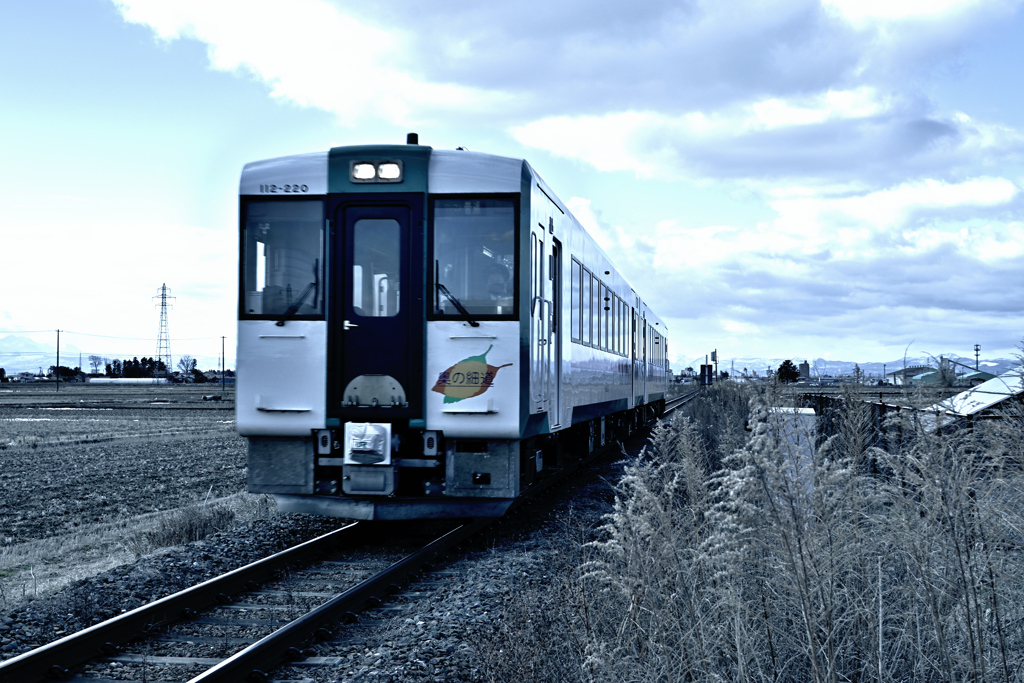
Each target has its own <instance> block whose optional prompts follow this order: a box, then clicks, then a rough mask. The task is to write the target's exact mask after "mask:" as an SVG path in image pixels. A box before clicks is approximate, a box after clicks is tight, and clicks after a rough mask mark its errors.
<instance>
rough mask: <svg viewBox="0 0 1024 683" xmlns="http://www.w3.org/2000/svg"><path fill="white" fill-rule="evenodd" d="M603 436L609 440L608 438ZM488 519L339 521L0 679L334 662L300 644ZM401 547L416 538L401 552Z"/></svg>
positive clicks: (195, 673)
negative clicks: (376, 537)
mask: <svg viewBox="0 0 1024 683" xmlns="http://www.w3.org/2000/svg"><path fill="white" fill-rule="evenodd" d="M698 394H699V390H697V391H693V392H689V393H687V394H684V395H681V396H678V397H675V398H673V399H671V400H669V401H668V402H667V403H666V409H665V412H666V413H668V412H671V411H672V410H674V409H676V408H678V407H679V406H681V405H684V404H685V403H686V402H688V401H689V400H692V399H693V398H694V397H695V396H697V395H698ZM609 447H610V448H615V447H616V446H615V442H612V444H610V445H609ZM609 447H606V448H605V449H601V450H599V451H596V452H595V453H594V454H592V455H591V456H590V457H589V458H587V459H585V460H583V461H581V462H580V463H579V466H582V465H586V464H587V463H589V462H590V461H592V460H593V459H595V458H598V457H600V456H601V455H603V454H604V453H606V452H607V450H608V448H609ZM575 469H576V468H566V469H565V470H563V471H562V472H559V473H558V474H557V475H556V476H552V477H549V478H547V479H544V480H542V481H540V482H539V483H537V484H535V485H534V486H532V487H531V488H530V489H529V491H528V493H529V495H527V496H523V497H522V498H521V499H520V500H519V501H517V503H516V504H515V505H514V506H513V509H515V508H518V507H520V506H522V505H525V504H527V503H528V502H529V500H530V499H533V498H536V497H537V496H538V494H540V493H542V492H543V491H544V490H546V489H548V488H550V487H551V486H553V485H555V484H557V483H559V482H560V481H562V480H564V479H565V478H566V477H567V476H568V475H570V474H571V473H572V472H573V471H575ZM511 511H512V510H510V512H511ZM491 521H493V520H490V519H488V520H474V521H470V522H467V523H463V524H458V523H455V522H453V523H450V524H448V525H447V526H444V527H443V528H439V527H438V526H437V525H436V523H435V525H434V526H432V527H431V528H432V529H433V530H434V531H439V532H441V533H438V534H437V535H436V536H435V537H432V538H430V539H429V542H424V541H423V540H422V538H421V539H418V543H417V541H415V540H413V539H410V538H403V539H398V542H397V544H395V543H392V544H391V545H390V546H385V545H381V544H379V543H377V544H372V546H371V547H369V549H367V546H366V545H365V544H364V541H365V539H364V538H361V537H362V536H363V534H364V531H365V530H366V529H367V528H368V525H367V524H366V523H353V524H349V525H347V526H344V527H342V528H340V529H337V530H335V531H332V532H330V533H328V534H324V535H323V536H320V537H318V538H316V539H313V540H311V541H308V542H306V543H303V544H301V545H298V546H296V547H294V548H291V549H289V550H286V551H282V552H280V553H277V554H275V555H272V556H270V557H268V558H265V559H263V560H260V561H258V562H254V563H252V564H250V565H248V566H246V567H242V568H240V569H237V570H234V571H232V572H229V573H227V574H225V575H223V576H220V577H217V578H215V579H211V580H209V581H206V582H204V583H202V584H199V585H197V586H194V587H192V588H189V589H186V590H184V591H181V592H179V593H176V594H174V595H171V596H168V597H165V598H163V599H160V600H157V601H155V602H153V603H150V604H149V605H145V606H143V607H140V608H138V609H136V610H132V611H130V612H127V613H125V614H122V615H120V616H118V617H115V618H113V619H110V620H108V621H106V622H103V623H101V624H97V625H95V626H93V627H91V628H88V629H85V630H84V631H80V632H78V633H75V634H72V635H69V636H67V637H65V638H62V639H60V640H57V641H55V642H53V643H50V644H48V645H45V646H43V647H41V648H38V649H36V650H33V651H30V652H27V653H24V654H22V655H20V656H18V657H14V658H12V659H10V660H7V661H4V662H2V663H0V683H5V682H7V681H11V682H14V681H17V682H19V683H27V682H31V681H43V680H70V681H77V682H81V683H86V682H87V681H88V682H91V683H112V682H113V681H115V680H116V681H132V680H135V681H186V680H187V681H190V683H198V682H200V681H205V682H210V681H245V680H253V681H266V680H270V679H269V677H268V672H270V671H272V670H274V669H277V668H279V667H281V666H284V665H290V670H295V669H296V668H298V669H301V670H302V671H306V672H308V671H310V670H311V669H315V668H316V667H318V666H325V667H330V666H334V665H337V664H338V662H336V661H334V659H336V658H330V657H327V658H325V657H315V656H307V655H309V653H310V651H309V650H307V649H306V648H307V646H308V645H309V644H310V643H312V642H314V641H316V640H318V639H320V640H322V639H329V638H332V637H333V632H332V630H331V627H332V625H333V624H336V623H339V622H353V621H355V620H356V617H355V616H354V615H355V614H356V613H357V612H359V611H360V610H361V609H362V608H364V607H365V606H379V605H380V604H381V601H382V600H384V599H386V598H387V597H388V596H389V595H391V594H394V593H397V592H400V591H402V590H403V589H404V587H405V586H406V585H407V584H408V583H409V581H410V580H411V578H412V577H413V576H415V575H416V574H417V573H418V572H419V571H420V570H421V569H422V568H423V567H424V565H426V564H428V563H430V562H431V561H432V560H433V559H434V558H436V557H438V556H443V555H445V554H446V553H448V552H450V551H451V550H452V549H453V548H454V547H455V546H457V545H459V544H460V543H462V542H463V541H465V540H467V539H468V538H469V537H471V536H472V535H474V534H476V533H478V532H479V531H480V530H482V529H483V528H484V527H486V526H487V525H488V524H489V523H490V522H491ZM373 528H375V529H379V528H380V527H379V526H377V527H373ZM403 544H404V547H403ZM408 546H416V547H415V548H414V549H413V550H411V551H410V550H409V548H408ZM325 556H326V558H327V559H323V558H324V557H325ZM298 680H312V679H311V678H308V677H307V676H303V677H302V678H300V679H298Z"/></svg>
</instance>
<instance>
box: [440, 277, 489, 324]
mask: <svg viewBox="0 0 1024 683" xmlns="http://www.w3.org/2000/svg"><path fill="white" fill-rule="evenodd" d="M437 289H438V290H439V291H440V292H441V293H442V294H444V295H445V296H446V297H448V301H451V302H452V304H454V305H455V308H457V309H458V310H459V313H461V314H462V315H464V316H466V322H467V323H469V324H470V326H471V327H480V323H478V322H477V321H475V320H473V319H472V318H471V317H470V316H469V311H467V310H466V307H465V306H463V305H462V302H461V301H459V300H458V299H456V298H455V295H454V294H452V293H451V292H449V291H448V288H447V287H445V286H444V285H442V284H441V283H440V282H438V283H437Z"/></svg>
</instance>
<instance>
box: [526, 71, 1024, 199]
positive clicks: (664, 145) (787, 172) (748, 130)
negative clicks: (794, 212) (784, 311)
mask: <svg viewBox="0 0 1024 683" xmlns="http://www.w3.org/2000/svg"><path fill="white" fill-rule="evenodd" d="M925 109H926V106H925V104H924V103H922V102H919V101H908V100H906V99H905V98H897V97H896V96H895V95H889V96H882V95H880V94H879V93H877V92H874V91H872V90H871V89H869V88H860V89H858V90H854V91H828V92H826V93H823V94H820V95H816V96H814V97H808V98H801V99H799V100H794V101H789V102H785V101H782V100H779V99H778V98H772V99H769V100H760V101H756V102H753V103H751V104H747V105H743V106H740V107H734V108H731V109H729V110H723V111H719V112H714V113H712V114H705V113H702V112H691V113H688V114H684V115H682V116H672V115H666V114H664V113H660V112H643V113H640V112H617V113H610V114H604V115H600V116H580V117H571V116H560V117H548V118H544V119H540V120H537V121H534V122H531V123H528V124H524V125H522V126H516V127H513V128H512V129H511V132H512V135H513V136H514V137H515V138H516V140H518V141H519V142H520V143H521V144H523V145H526V146H528V147H533V148H536V149H544V150H548V151H550V152H552V153H554V154H555V155H557V156H562V157H566V158H570V159H578V160H581V161H584V162H586V163H588V164H590V165H592V166H594V167H595V168H597V169H598V170H601V171H621V170H625V171H631V172H633V173H635V174H636V175H638V176H639V177H641V178H653V177H669V178H676V179H685V178H689V179H711V180H746V181H751V182H758V183H778V182H792V181H794V180H803V181H805V182H814V183H815V184H817V185H819V186H827V185H836V184H844V183H858V184H860V185H861V186H862V187H864V188H871V187H873V186H874V187H877V186H879V185H884V184H887V183H891V182H893V181H898V180H902V179H904V178H907V177H914V176H918V175H921V174H923V173H932V172H934V170H935V169H944V170H943V172H944V173H945V174H947V176H948V177H955V176H956V175H957V174H958V173H963V172H964V171H965V170H966V169H973V168H976V167H979V166H981V165H984V164H992V163H996V162H997V161H998V160H1000V159H1003V160H1010V159H1015V158H1019V156H1020V155H1021V153H1022V152H1024V136H1022V135H1021V134H1020V133H1019V132H1017V131H1015V130H1013V129H1010V128H1007V127H1004V126H998V125H987V124H980V123H977V122H975V121H973V120H972V119H970V118H969V117H967V116H966V115H964V114H957V115H955V116H950V117H944V118H943V117H938V116H934V115H931V114H929V113H927V112H926V111H925Z"/></svg>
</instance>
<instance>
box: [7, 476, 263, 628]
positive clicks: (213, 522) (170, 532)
mask: <svg viewBox="0 0 1024 683" xmlns="http://www.w3.org/2000/svg"><path fill="white" fill-rule="evenodd" d="M275 513H276V510H275V508H274V505H273V502H272V501H271V500H270V499H269V497H267V496H261V495H252V494H248V493H238V494H235V495H231V496H226V497H223V498H218V499H213V500H210V501H207V502H206V505H205V506H204V505H203V503H202V502H197V503H196V504H194V505H190V506H187V507H184V508H178V509H174V510H164V511H161V512H156V513H149V514H144V515H139V516H137V517H132V518H126V519H122V520H119V521H116V522H107V523H101V524H95V525H90V526H88V527H85V528H83V529H81V530H80V531H76V532H75V533H71V534H63V535H60V536H55V537H51V538H46V539H40V540H36V541H29V542H27V543H19V544H17V545H11V546H5V547H2V548H0V606H2V607H3V608H4V609H8V608H10V607H12V606H14V605H15V604H16V603H18V602H21V601H22V600H25V599H28V598H33V597H37V596H40V595H47V594H51V593H55V592H57V591H59V590H61V589H62V588H64V587H65V586H67V585H69V584H72V583H74V582H75V581H78V580H80V579H83V578H86V577H89V576H94V575H96V574H99V573H101V572H103V571H106V570H108V569H112V568H113V567H117V566H119V565H122V564H125V563H128V562H132V561H134V560H136V559H137V558H138V557H140V556H141V555H143V554H148V553H151V552H156V551H158V550H159V549H160V548H164V547H168V546H171V545H178V544H182V543H188V542H191V541H194V540H199V539H201V538H205V537H206V536H207V535H208V534H210V533H213V532H215V531H222V530H227V529H229V528H231V527H232V526H242V525H244V524H247V523H249V522H251V521H253V520H256V519H264V518H266V517H269V516H272V515H273V514H275Z"/></svg>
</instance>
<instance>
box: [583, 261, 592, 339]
mask: <svg viewBox="0 0 1024 683" xmlns="http://www.w3.org/2000/svg"><path fill="white" fill-rule="evenodd" d="M593 284H594V278H592V277H591V276H590V273H589V272H588V271H587V269H586V268H584V269H583V299H582V301H583V337H582V338H583V343H584V344H586V345H587V346H589V345H590V299H591V294H590V288H591V287H592V286H593Z"/></svg>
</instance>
